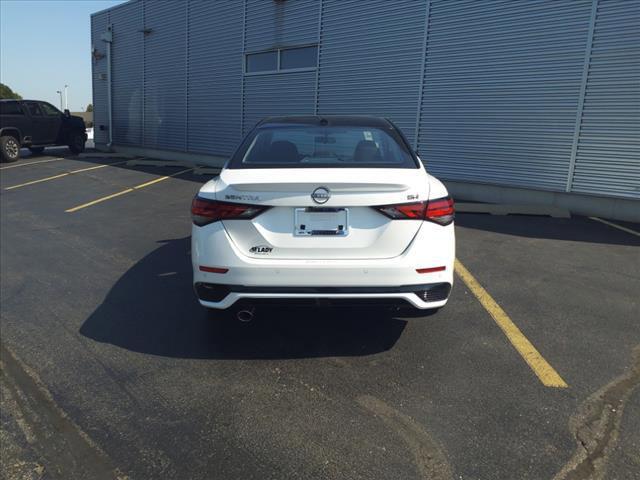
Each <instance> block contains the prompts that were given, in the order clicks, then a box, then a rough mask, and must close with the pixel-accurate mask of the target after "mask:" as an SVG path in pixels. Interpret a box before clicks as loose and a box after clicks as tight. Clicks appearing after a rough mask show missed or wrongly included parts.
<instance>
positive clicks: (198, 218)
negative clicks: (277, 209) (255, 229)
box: [191, 196, 269, 227]
mask: <svg viewBox="0 0 640 480" xmlns="http://www.w3.org/2000/svg"><path fill="white" fill-rule="evenodd" d="M267 208H269V207H264V206H261V205H246V204H244V203H227V202H218V201H217V200H209V199H208V198H202V197H198V196H196V197H195V198H194V199H193V202H191V219H192V220H193V223H194V224H196V225H198V226H199V227H201V226H203V225H207V224H209V223H213V222H217V221H218V220H243V219H245V220H249V219H252V218H254V217H256V216H257V215H258V214H260V213H262V212H264V211H265V210H266V209H267Z"/></svg>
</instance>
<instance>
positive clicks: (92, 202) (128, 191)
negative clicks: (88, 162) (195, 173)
mask: <svg viewBox="0 0 640 480" xmlns="http://www.w3.org/2000/svg"><path fill="white" fill-rule="evenodd" d="M191 170H193V168H187V169H186V170H181V171H179V172H177V173H174V174H172V175H166V176H164V177H160V178H156V179H155V180H151V181H150V182H145V183H141V184H140V185H136V186H135V187H131V188H127V189H125V190H122V191H120V192H116V193H112V194H111V195H107V196H106V197H101V198H97V199H95V200H92V201H90V202H87V203H83V204H82V205H78V206H77V207H73V208H69V209H67V210H65V212H66V213H73V212H77V211H78V210H82V209H83V208H87V207H91V206H92V205H96V204H98V203H102V202H106V201H107V200H111V199H112V198H116V197H119V196H120V195H125V194H127V193H131V192H135V191H136V190H139V189H141V188H145V187H148V186H150V185H154V184H156V183H158V182H162V181H164V180H167V179H169V178H172V177H176V176H178V175H181V174H183V173H187V172H190V171H191Z"/></svg>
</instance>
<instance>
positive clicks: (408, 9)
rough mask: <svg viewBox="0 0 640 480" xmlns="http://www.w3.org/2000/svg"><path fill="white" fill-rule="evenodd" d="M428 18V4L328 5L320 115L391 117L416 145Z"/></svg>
mask: <svg viewBox="0 0 640 480" xmlns="http://www.w3.org/2000/svg"><path fill="white" fill-rule="evenodd" d="M425 15H426V2H415V1H404V0H403V1H400V0H398V1H393V2H387V1H381V0H376V1H369V2H361V1H358V0H350V1H345V0H325V1H324V2H323V8H322V24H321V46H320V72H319V83H318V113H321V114H363V115H379V116H383V117H389V118H391V120H393V121H394V122H395V123H396V124H397V125H398V127H399V128H400V129H401V130H402V131H403V132H404V133H405V135H406V136H407V137H408V138H409V140H410V141H413V138H414V136H415V124H416V112H417V104H418V97H419V93H420V88H419V85H420V77H421V68H422V61H421V59H422V52H423V45H424V26H425Z"/></svg>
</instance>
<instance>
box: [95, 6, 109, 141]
mask: <svg viewBox="0 0 640 480" xmlns="http://www.w3.org/2000/svg"><path fill="white" fill-rule="evenodd" d="M108 24H109V11H104V12H100V13H97V14H95V15H92V16H91V48H92V49H94V48H95V54H96V55H94V56H92V60H91V83H92V87H93V100H92V103H93V125H94V127H93V140H94V142H95V143H102V144H106V143H107V142H108V141H109V133H108V131H107V130H106V128H105V129H104V130H100V125H103V126H104V127H107V126H108V125H109V113H108V110H107V94H108V86H109V82H108V81H107V44H106V43H105V42H103V41H102V40H101V38H100V37H101V36H102V34H103V33H105V32H106V31H107V25H108Z"/></svg>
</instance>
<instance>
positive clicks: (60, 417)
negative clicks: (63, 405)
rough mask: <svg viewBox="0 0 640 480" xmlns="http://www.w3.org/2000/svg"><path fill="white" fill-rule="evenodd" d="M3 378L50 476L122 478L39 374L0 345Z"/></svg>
mask: <svg viewBox="0 0 640 480" xmlns="http://www.w3.org/2000/svg"><path fill="white" fill-rule="evenodd" d="M0 354H1V358H2V361H1V362H0V367H1V368H0V381H1V382H2V388H3V389H6V390H7V391H8V393H9V394H10V399H11V400H12V401H13V402H14V403H15V408H16V411H15V412H14V416H15V417H16V419H17V420H19V421H20V422H21V425H20V428H21V429H22V431H23V433H24V434H25V437H26V439H27V441H28V442H29V444H30V445H31V446H32V447H33V449H34V451H35V452H36V453H37V455H38V457H39V459H40V460H41V461H42V464H43V467H44V468H45V469H46V471H47V472H48V474H49V476H50V478H53V479H57V478H60V479H68V478H91V479H94V480H102V479H105V480H106V479H116V478H117V479H122V478H126V477H125V476H123V475H122V474H121V473H120V472H119V470H118V469H116V468H115V467H114V465H113V464H112V462H111V460H110V459H109V457H108V456H107V455H106V454H105V453H104V452H103V451H102V450H101V449H100V447H98V445H96V444H95V443H94V442H93V440H92V439H91V438H90V437H89V436H88V435H87V434H86V433H85V432H84V431H83V430H82V429H81V428H80V427H79V426H78V425H77V424H76V423H75V422H74V421H73V420H72V419H71V418H69V416H68V415H67V414H66V413H65V412H64V411H63V410H62V409H60V407H59V406H58V405H57V404H56V402H55V401H54V399H53V397H52V395H51V393H50V392H49V390H48V389H47V388H46V386H45V385H44V384H43V383H42V381H41V380H40V379H39V377H38V376H37V375H36V373H35V372H34V371H33V370H31V369H30V368H29V367H28V366H26V365H25V364H23V363H22V362H21V361H20V360H19V359H18V358H17V357H16V356H15V355H14V354H13V352H11V351H10V350H9V349H8V348H7V347H6V346H5V345H4V344H0Z"/></svg>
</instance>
